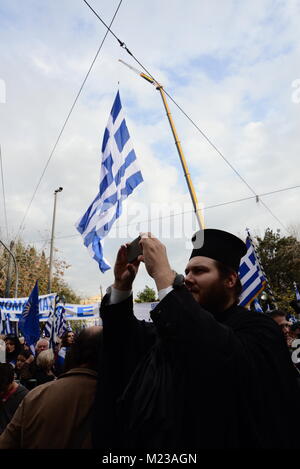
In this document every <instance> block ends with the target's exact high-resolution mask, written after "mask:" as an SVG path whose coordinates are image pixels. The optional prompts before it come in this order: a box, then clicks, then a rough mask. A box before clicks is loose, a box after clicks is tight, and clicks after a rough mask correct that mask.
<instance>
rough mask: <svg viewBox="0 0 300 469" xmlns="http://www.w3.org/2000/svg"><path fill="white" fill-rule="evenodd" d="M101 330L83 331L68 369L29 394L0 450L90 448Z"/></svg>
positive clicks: (9, 428)
mask: <svg viewBox="0 0 300 469" xmlns="http://www.w3.org/2000/svg"><path fill="white" fill-rule="evenodd" d="M101 342H102V327H98V326H94V327H90V328H87V329H84V330H82V331H81V332H80V334H79V336H78V337H77V338H76V340H75V342H74V344H73V345H72V347H71V350H70V352H69V356H68V357H67V360H68V361H67V363H68V366H69V370H68V371H67V372H66V373H64V374H62V375H60V376H59V378H58V379H57V380H56V381H52V382H49V383H46V384H42V385H40V386H38V387H36V388H35V389H33V390H32V391H30V392H29V393H28V394H27V395H26V397H25V398H24V400H23V401H22V403H21V405H20V406H19V408H18V410H17V411H16V413H15V415H14V417H13V419H12V420H11V422H10V424H9V425H8V426H7V427H6V430H5V431H4V432H3V434H2V435H1V436H0V449H17V448H30V449H56V448H57V449H60V448H69V449H77V448H78V449H79V448H91V429H90V426H91V417H92V409H93V401H94V397H95V391H96V383H97V372H96V369H97V363H98V356H99V355H100V348H101Z"/></svg>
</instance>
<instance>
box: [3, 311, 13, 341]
mask: <svg viewBox="0 0 300 469" xmlns="http://www.w3.org/2000/svg"><path fill="white" fill-rule="evenodd" d="M11 333H12V330H11V326H10V322H9V317H8V315H7V314H6V313H4V312H2V311H1V309H0V334H3V335H8V334H11Z"/></svg>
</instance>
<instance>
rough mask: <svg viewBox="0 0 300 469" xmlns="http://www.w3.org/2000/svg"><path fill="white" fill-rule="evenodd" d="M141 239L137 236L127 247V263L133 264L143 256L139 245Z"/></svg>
mask: <svg viewBox="0 0 300 469" xmlns="http://www.w3.org/2000/svg"><path fill="white" fill-rule="evenodd" d="M140 240H141V237H140V236H138V237H137V238H136V239H134V240H133V241H132V242H131V243H130V244H129V246H128V247H127V259H128V262H129V263H130V264H131V262H134V261H135V260H136V259H137V258H138V257H139V256H140V255H141V254H143V250H142V246H140V245H139V241H140Z"/></svg>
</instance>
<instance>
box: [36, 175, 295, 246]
mask: <svg viewBox="0 0 300 469" xmlns="http://www.w3.org/2000/svg"><path fill="white" fill-rule="evenodd" d="M299 188H300V184H299V185H298V186H291V187H285V188H284V189H277V190H275V191H271V192H265V193H263V194H259V195H255V196H253V195H251V196H250V197H243V198H241V199H235V200H230V201H228V202H221V203H219V204H215V205H208V206H207V207H203V208H202V210H204V211H205V210H210V209H212V208H220V207H224V206H226V205H231V204H236V203H238V202H245V201H247V200H251V199H257V198H259V199H261V197H266V196H268V195H272V194H278V193H279V192H285V191H289V190H292V189H299ZM261 203H264V202H262V201H261ZM187 213H194V211H193V210H187V211H184V212H179V213H172V214H171V215H165V216H161V217H158V218H151V219H150V220H149V219H147V220H142V221H140V222H138V223H140V224H141V223H147V222H153V221H156V220H165V219H167V218H172V217H178V216H180V215H185V214H187ZM273 216H274V215H273ZM136 224H137V222H136V221H135V222H133V223H128V224H126V225H118V228H126V227H128V226H132V225H136ZM79 236H81V235H80V234H73V235H65V236H56V239H70V238H78V237H79ZM49 241H50V238H49V239H39V240H37V241H33V243H48V242H49Z"/></svg>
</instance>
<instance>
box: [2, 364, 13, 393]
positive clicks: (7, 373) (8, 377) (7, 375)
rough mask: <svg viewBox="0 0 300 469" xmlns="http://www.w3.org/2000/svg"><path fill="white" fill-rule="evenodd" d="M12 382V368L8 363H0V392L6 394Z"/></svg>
mask: <svg viewBox="0 0 300 469" xmlns="http://www.w3.org/2000/svg"><path fill="white" fill-rule="evenodd" d="M13 380H14V369H13V366H12V365H11V364H10V363H0V392H6V391H7V388H8V386H9V385H10V384H11V383H12V382H13Z"/></svg>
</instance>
